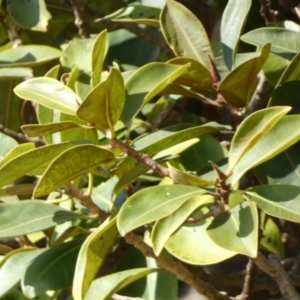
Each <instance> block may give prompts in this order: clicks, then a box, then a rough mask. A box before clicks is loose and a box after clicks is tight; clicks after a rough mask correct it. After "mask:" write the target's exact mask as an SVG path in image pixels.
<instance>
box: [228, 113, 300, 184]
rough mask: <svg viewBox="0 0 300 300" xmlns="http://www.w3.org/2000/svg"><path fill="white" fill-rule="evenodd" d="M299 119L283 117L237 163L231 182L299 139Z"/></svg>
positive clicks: (296, 116) (290, 116)
mask: <svg viewBox="0 0 300 300" xmlns="http://www.w3.org/2000/svg"><path fill="white" fill-rule="evenodd" d="M299 128H300V120H299V116H298V115H289V116H285V117H283V118H282V119H281V120H280V121H279V122H278V123H277V124H276V125H275V126H274V127H273V128H272V129H271V131H269V132H268V133H267V134H266V135H265V136H264V137H262V139H261V140H259V141H258V142H257V143H256V144H255V146H254V147H253V148H252V149H251V151H248V152H247V153H246V154H245V155H244V157H243V158H242V159H241V160H240V161H239V162H238V163H237V165H236V166H235V168H234V170H233V175H232V177H231V183H232V184H234V183H236V182H237V181H238V180H239V179H240V178H241V176H242V175H243V174H245V172H247V171H248V170H250V169H252V168H254V167H256V166H258V165H259V164H261V163H263V162H265V161H267V160H269V159H271V158H273V157H274V156H276V155H277V154H279V153H281V152H283V151H284V150H286V149H288V148H289V147H290V146H292V145H293V144H295V143H296V142H297V141H299V138H300V131H299Z"/></svg>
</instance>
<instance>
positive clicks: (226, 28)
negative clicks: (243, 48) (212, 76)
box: [221, 0, 251, 70]
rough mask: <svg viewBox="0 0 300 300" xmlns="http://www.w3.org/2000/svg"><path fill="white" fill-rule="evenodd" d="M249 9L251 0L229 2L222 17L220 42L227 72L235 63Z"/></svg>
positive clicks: (231, 0) (230, 0)
mask: <svg viewBox="0 0 300 300" xmlns="http://www.w3.org/2000/svg"><path fill="white" fill-rule="evenodd" d="M250 7H251V0H244V1H239V0H229V1H228V3H227V5H226V8H225V10H224V12H223V15H222V22H221V42H222V49H223V55H224V61H225V63H226V66H227V68H228V69H229V70H231V69H232V67H233V65H234V61H235V55H236V52H237V48H238V44H239V39H240V35H241V33H242V30H243V28H244V26H245V23H246V20H247V16H248V13H249V10H250Z"/></svg>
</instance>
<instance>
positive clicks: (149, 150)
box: [131, 123, 218, 156]
mask: <svg viewBox="0 0 300 300" xmlns="http://www.w3.org/2000/svg"><path fill="white" fill-rule="evenodd" d="M209 125H210V124H209V123H208V124H207V125H203V126H191V125H188V124H178V125H173V126H170V127H166V128H163V129H161V130H158V131H155V132H153V133H150V134H147V135H145V136H142V137H139V138H137V139H136V140H134V141H133V143H132V144H131V146H132V147H133V148H135V149H136V150H137V151H141V152H143V153H145V154H148V155H151V156H152V155H154V154H156V153H158V152H159V151H162V150H164V149H167V148H169V147H172V146H175V145H177V144H179V143H181V142H184V141H187V140H190V139H192V138H196V137H201V136H202V135H206V134H214V133H217V132H218V129H217V128H215V127H213V126H209Z"/></svg>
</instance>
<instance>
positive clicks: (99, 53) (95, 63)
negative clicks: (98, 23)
mask: <svg viewBox="0 0 300 300" xmlns="http://www.w3.org/2000/svg"><path fill="white" fill-rule="evenodd" d="M106 35H107V30H106V29H105V30H103V31H101V32H100V33H99V35H98V36H97V38H96V40H95V43H94V46H93V50H92V87H95V86H96V85H97V84H98V83H99V82H100V79H101V72H102V67H103V62H104V58H105V54H106V51H107V38H106Z"/></svg>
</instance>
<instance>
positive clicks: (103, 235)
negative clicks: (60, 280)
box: [72, 218, 119, 300]
mask: <svg viewBox="0 0 300 300" xmlns="http://www.w3.org/2000/svg"><path fill="white" fill-rule="evenodd" d="M118 235H119V232H118V229H117V226H116V218H114V219H112V220H110V221H109V220H108V219H107V220H106V221H105V222H104V223H102V224H101V225H100V227H98V228H97V229H96V230H95V231H94V232H93V233H92V234H90V235H89V237H88V238H87V239H86V240H85V242H84V244H83V245H82V247H81V249H80V252H79V255H78V259H77V262H76V269H75V275H74V280H73V291H72V295H73V297H74V300H82V299H85V295H86V293H87V291H88V289H89V287H90V285H91V283H92V281H93V280H94V278H95V276H96V275H97V272H98V271H99V269H100V267H101V266H102V264H103V262H104V261H105V259H106V256H107V254H108V253H109V252H110V251H111V248H112V247H113V245H114V243H115V241H116V239H117V237H118Z"/></svg>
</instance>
